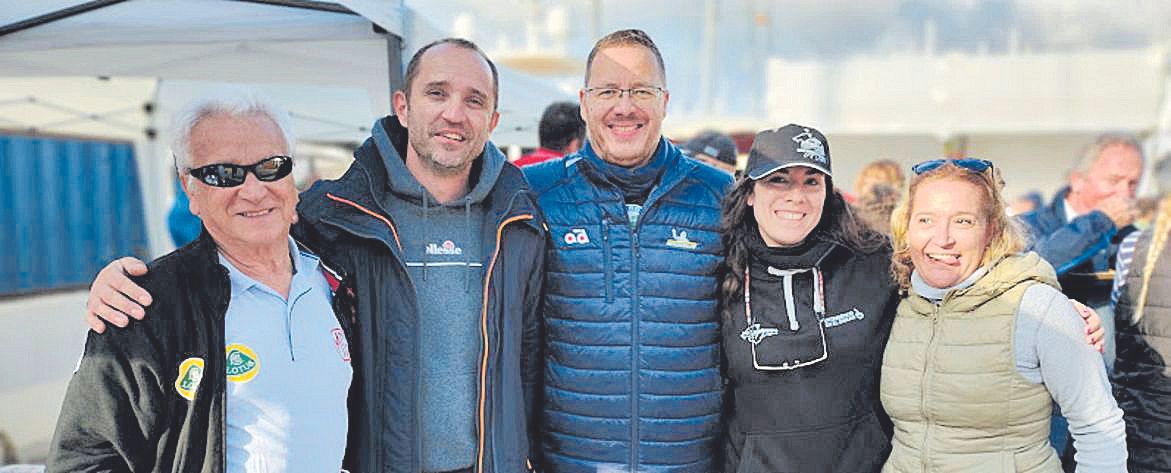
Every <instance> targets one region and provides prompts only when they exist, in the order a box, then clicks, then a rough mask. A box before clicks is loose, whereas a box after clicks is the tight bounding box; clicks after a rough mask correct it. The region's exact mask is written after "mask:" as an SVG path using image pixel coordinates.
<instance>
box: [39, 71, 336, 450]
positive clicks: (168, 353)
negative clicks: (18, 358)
mask: <svg viewBox="0 0 1171 473" xmlns="http://www.w3.org/2000/svg"><path fill="white" fill-rule="evenodd" d="M287 120H288V119H287V116H286V115H285V114H284V113H283V112H281V111H279V110H277V109H276V108H274V107H272V106H271V105H268V104H266V103H264V102H263V101H262V100H260V99H259V98H257V97H255V96H253V95H251V94H249V93H247V92H244V91H228V90H225V91H223V92H222V93H219V94H218V95H213V96H208V97H204V98H202V99H199V100H197V101H195V102H194V103H192V104H191V105H190V106H189V108H188V109H187V110H185V111H184V112H183V113H182V114H180V115H179V119H178V122H177V125H178V126H177V128H178V129H177V131H176V141H175V143H174V146H173V149H174V152H175V166H176V169H177V170H178V171H179V174H180V179H181V181H182V186H183V190H184V192H186V193H187V195H188V196H189V198H190V201H191V211H192V212H193V213H195V214H196V215H199V217H200V218H201V219H202V220H203V225H204V229H203V232H202V234H201V235H200V236H199V238H197V239H196V240H195V241H194V242H192V243H190V244H188V245H186V246H184V247H182V248H179V249H178V250H176V251H174V252H173V253H170V254H168V255H165V256H162V257H160V258H159V259H157V260H155V261H154V262H152V263H151V265H150V271H149V273H148V274H147V275H146V276H143V277H139V278H136V281H135V282H136V283H137V284H139V285H141V286H142V287H144V288H145V289H146V290H148V291H150V292H151V293H152V294H154V295H155V303H154V304H152V305H151V306H149V307H148V308H147V309H146V311H147V312H148V317H146V318H144V319H143V320H141V321H135V322H133V323H132V324H131V325H130V327H129V328H127V329H124V330H114V331H107V332H106V333H103V334H99V333H96V332H90V334H89V338H88V340H87V341H86V347H85V354H84V356H83V357H82V359H81V362H80V363H79V365H78V368H77V371H76V372H75V374H74V376H73V379H72V381H71V382H70V384H69V388H68V392H67V394H66V397H65V403H64V406H63V407H62V411H61V415H60V417H59V419H58V424H57V430H56V433H55V435H54V439H53V445H52V449H51V452H50V457H49V460H48V471H50V472H55V471H62V472H65V471H69V472H72V471H201V472H219V471H315V472H316V471H320V472H328V471H335V472H336V471H339V470H340V469H341V464H342V457H343V455H344V452H345V447H346V434H347V430H348V417H347V415H346V403H347V397H348V391H349V388H350V381H351V378H352V370H351V366H350V353H349V343H348V340H349V332H350V329H349V320H348V318H347V317H348V315H347V316H343V314H344V313H345V312H346V311H345V310H344V309H342V308H343V307H352V301H350V299H351V298H352V294H353V292H352V291H348V290H346V286H345V284H346V283H345V282H343V281H341V280H339V279H338V278H337V277H336V276H334V275H333V274H334V273H333V272H332V271H330V270H328V269H327V268H326V267H325V266H324V265H323V264H322V263H321V261H320V259H319V258H318V257H317V256H314V255H313V254H312V253H310V252H309V251H307V250H306V249H304V248H301V247H299V246H298V244H297V242H295V241H294V240H293V239H292V238H291V237H290V236H289V230H290V227H291V225H292V224H293V222H294V221H295V220H296V219H297V214H296V206H297V189H296V187H294V185H293V178H292V176H290V174H291V172H292V169H293V158H292V157H290V154H291V152H292V147H293V138H292V136H290V134H289V131H288V126H287ZM339 288H340V289H341V291H338V289H339ZM307 380H309V381H308V382H307Z"/></svg>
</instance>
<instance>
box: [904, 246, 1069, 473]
mask: <svg viewBox="0 0 1171 473" xmlns="http://www.w3.org/2000/svg"><path fill="white" fill-rule="evenodd" d="M1056 281H1057V278H1056V276H1055V275H1054V273H1053V268H1052V267H1050V266H1049V265H1048V264H1045V263H1044V262H1043V261H1041V259H1040V258H1039V257H1038V256H1037V255H1036V254H1035V253H1028V254H1025V255H1021V256H1010V257H1007V258H1004V259H1002V260H1000V261H999V262H997V263H995V264H993V265H992V268H991V269H990V270H989V272H988V274H985V275H984V276H983V277H982V278H980V279H979V280H978V281H976V284H974V285H972V286H971V287H968V288H965V289H961V290H957V291H952V292H950V293H948V294H947V296H946V297H945V298H944V299H943V300H942V301H941V302H940V305H939V306H936V305H935V304H933V303H932V302H930V301H928V300H927V299H924V298H922V297H919V296H918V295H916V294H914V293H913V292H912V293H910V294H909V295H908V296H907V297H905V298H903V300H902V302H901V303H900V304H899V307H898V312H897V315H896V316H895V321H894V327H893V328H892V330H891V335H890V341H889V342H888V343H887V345H886V352H885V354H884V356H883V362H882V405H883V407H884V408H885V409H886V411H887V413H889V414H890V417H891V419H892V420H893V421H894V428H895V432H894V440H893V441H892V442H893V446H892V447H893V448H892V451H891V455H890V458H889V459H888V460H887V462H886V466H885V467H883V472H884V473H910V472H923V473H927V472H932V473H944V472H965V473H966V472H981V473H984V472H987V473H998V472H1046V473H1048V472H1053V473H1060V472H1061V462H1060V460H1058V458H1057V456H1056V453H1055V452H1054V450H1053V448H1052V447H1050V446H1049V416H1050V409H1051V407H1052V402H1053V401H1052V399H1051V398H1050V396H1049V392H1048V391H1046V390H1045V387H1044V386H1043V385H1040V384H1033V383H1030V382H1028V381H1027V380H1026V379H1024V378H1023V377H1022V376H1021V375H1020V374H1019V373H1017V370H1016V366H1015V363H1014V358H1013V332H1014V330H1015V328H1016V312H1017V307H1018V306H1019V305H1020V300H1021V296H1022V295H1023V294H1024V292H1025V289H1026V288H1028V287H1029V286H1030V285H1032V284H1037V283H1044V284H1050V285H1052V286H1055V287H1056V286H1057V282H1056Z"/></svg>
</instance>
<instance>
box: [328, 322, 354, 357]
mask: <svg viewBox="0 0 1171 473" xmlns="http://www.w3.org/2000/svg"><path fill="white" fill-rule="evenodd" d="M330 333H332V334H333V347H334V348H335V349H337V354H338V355H340V356H341V357H342V361H344V362H346V363H349V362H350V342H348V341H346V333H345V332H343V331H342V329H340V328H335V329H333V330H330Z"/></svg>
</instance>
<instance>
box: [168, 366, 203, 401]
mask: <svg viewBox="0 0 1171 473" xmlns="http://www.w3.org/2000/svg"><path fill="white" fill-rule="evenodd" d="M200 381H203V358H188V359H186V360H183V362H182V363H179V376H176V377H175V391H178V392H179V395H180V396H183V399H186V400H188V401H194V400H195V391H196V390H198V389H199V382H200Z"/></svg>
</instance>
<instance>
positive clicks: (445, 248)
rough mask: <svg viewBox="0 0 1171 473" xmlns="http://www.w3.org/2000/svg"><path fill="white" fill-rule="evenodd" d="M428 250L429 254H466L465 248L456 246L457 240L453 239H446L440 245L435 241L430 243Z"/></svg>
mask: <svg viewBox="0 0 1171 473" xmlns="http://www.w3.org/2000/svg"><path fill="white" fill-rule="evenodd" d="M426 252H427V254H429V255H462V254H464V250H463V248H460V247H458V246H455V242H453V241H451V240H444V242H443V243H440V244H438V245H437V244H435V243H428V244H427V249H426Z"/></svg>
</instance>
